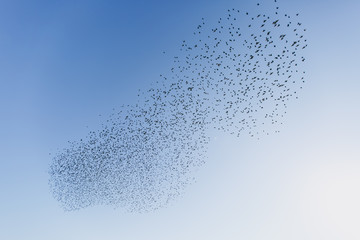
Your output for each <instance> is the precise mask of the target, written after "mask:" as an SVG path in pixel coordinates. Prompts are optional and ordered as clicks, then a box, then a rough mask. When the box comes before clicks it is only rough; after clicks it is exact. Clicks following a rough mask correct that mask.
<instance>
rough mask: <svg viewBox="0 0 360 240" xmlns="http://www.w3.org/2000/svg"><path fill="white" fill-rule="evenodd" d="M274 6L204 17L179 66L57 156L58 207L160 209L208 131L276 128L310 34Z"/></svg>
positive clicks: (295, 87) (199, 155)
mask: <svg viewBox="0 0 360 240" xmlns="http://www.w3.org/2000/svg"><path fill="white" fill-rule="evenodd" d="M275 3H276V0H275ZM257 5H258V6H259V4H257ZM275 5H276V4H275ZM274 11H275V12H274ZM274 11H271V12H270V13H266V14H264V13H262V14H259V13H257V14H251V13H249V12H243V11H240V10H237V9H229V10H227V12H226V14H225V16H224V17H222V18H219V19H218V20H217V21H216V22H215V23H213V24H207V23H205V19H202V22H201V23H200V24H199V25H198V26H197V27H196V31H195V32H194V35H193V39H191V40H190V41H183V42H182V46H181V48H180V49H179V54H178V55H177V56H175V57H174V58H173V67H172V68H171V69H169V71H168V73H167V74H162V75H160V78H159V81H157V82H156V83H154V86H153V87H152V88H150V89H148V90H146V91H140V94H139V95H140V97H139V100H138V103H137V104H135V105H131V106H123V107H122V108H121V111H119V112H116V113H113V114H112V115H111V116H110V118H109V119H108V120H107V121H106V123H105V124H104V125H103V127H102V130H100V131H92V132H90V133H89V135H88V136H87V137H86V138H84V139H81V140H80V141H76V142H71V143H70V146H69V147H67V148H66V149H64V150H62V151H60V152H59V153H57V154H56V155H55V157H53V161H52V163H51V166H50V170H49V173H50V187H51V190H52V193H53V195H54V197H55V198H56V199H57V200H58V201H59V202H60V203H61V205H62V207H63V208H64V209H65V210H75V209H81V208H84V207H88V206H93V205H102V204H105V205H112V206H116V207H123V208H124V209H127V210H129V211H139V212H143V211H149V210H154V209H157V208H160V207H162V206H165V205H167V204H168V203H169V201H171V200H172V199H174V198H176V197H177V196H178V195H179V194H181V193H182V192H183V191H184V188H185V187H186V186H187V185H188V184H189V183H191V182H192V181H193V179H194V174H193V172H194V171H195V170H197V169H198V168H199V167H200V166H201V165H202V164H203V163H204V161H205V159H206V151H207V145H208V143H209V141H210V137H209V134H208V132H209V129H216V130H220V131H224V132H228V133H230V134H235V135H237V136H240V134H241V133H242V132H245V133H248V134H250V136H252V137H260V136H261V135H262V134H269V133H271V132H277V131H278V124H281V118H282V117H283V116H284V114H285V113H286V108H287V103H288V102H289V100H291V99H293V98H296V96H297V94H298V91H299V90H300V89H301V88H302V84H303V83H304V76H303V75H304V73H305V72H304V71H302V68H303V62H304V61H305V58H304V57H303V56H301V55H300V54H301V53H302V51H303V49H305V48H306V46H307V40H306V39H305V37H304V34H305V31H306V29H304V28H303V27H302V24H301V23H300V22H298V20H297V19H298V14H295V16H290V15H288V14H282V13H280V11H279V7H278V6H275V8H274ZM263 12H265V11H263Z"/></svg>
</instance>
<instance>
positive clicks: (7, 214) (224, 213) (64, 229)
mask: <svg viewBox="0 0 360 240" xmlns="http://www.w3.org/2000/svg"><path fill="white" fill-rule="evenodd" d="M280 3H281V5H280V6H281V7H282V8H283V9H284V11H285V10H286V11H288V12H290V13H295V12H300V13H301V15H302V19H303V24H304V25H306V26H307V29H308V34H307V38H308V41H309V48H308V50H307V62H306V64H307V66H306V68H307V75H306V78H307V84H306V85H305V87H304V90H303V91H302V92H301V94H300V96H299V100H298V101H293V102H291V103H290V106H289V111H288V115H287V116H286V117H285V119H284V124H283V126H282V128H281V129H280V130H281V132H280V133H279V134H273V135H270V136H269V137H266V138H263V139H260V140H256V139H252V138H249V137H248V136H247V135H243V136H241V137H240V138H234V137H231V136H228V135H226V134H219V135H218V136H217V138H216V139H214V140H213V141H212V142H211V145H210V147H209V149H210V150H209V153H208V154H209V156H208V161H207V163H206V165H205V166H204V167H203V168H202V169H201V170H200V171H199V172H198V174H197V176H196V177H197V183H196V184H193V185H191V186H190V187H189V188H188V189H187V191H186V193H185V194H184V195H183V196H182V197H180V198H179V199H178V200H177V201H175V202H173V203H172V204H170V205H169V206H168V207H167V208H164V209H161V210H159V211H156V212H152V213H148V214H136V213H132V214H130V213H124V212H122V211H121V209H117V210H114V209H112V208H109V207H93V208H88V209H83V210H81V211H75V212H64V211H63V210H62V209H61V208H60V207H59V205H58V203H57V202H56V201H55V200H54V199H53V198H52V196H51V193H50V191H49V187H48V177H49V176H48V173H47V171H48V167H49V164H50V162H51V156H49V153H51V152H55V151H56V149H58V148H60V149H61V148H63V147H65V146H66V144H67V141H69V140H77V139H79V138H82V137H83V136H84V135H86V134H87V132H88V131H89V130H88V129H89V128H90V129H98V128H99V127H100V124H101V123H102V122H103V121H104V119H106V116H107V115H109V114H110V113H111V111H112V109H113V108H117V107H119V106H120V105H122V104H132V103H134V102H135V101H136V99H137V98H136V94H137V90H138V89H139V88H140V89H147V88H148V87H149V86H150V84H151V82H153V81H155V80H156V79H157V78H158V76H159V74H161V73H162V72H164V71H167V70H168V68H169V67H170V61H169V60H170V59H171V57H172V56H173V55H174V54H176V53H177V51H178V48H179V46H180V44H181V41H182V40H183V39H189V38H191V34H192V32H193V30H194V29H195V28H196V26H197V24H198V23H199V22H200V21H201V18H202V17H205V18H207V19H210V20H211V19H217V18H218V17H219V16H221V15H223V13H224V12H225V11H226V9H228V8H233V7H235V8H238V9H244V10H251V9H252V8H253V7H254V6H255V2H254V1H250V0H249V1H230V0H228V1H171V2H170V1H61V2H60V1H58V2H56V1H52V2H48V1H6V0H2V1H0V63H1V68H0V69H1V71H0V84H1V85H0V111H1V112H0V116H1V121H0V123H1V124H0V190H1V198H0V211H1V217H0V238H1V239H24V238H26V239H37V240H38V239H121V238H124V239H157V240H158V239H254V240H257V239H276V240H279V239H284V240H285V239H359V238H360V231H359V229H358V227H357V226H359V224H360V222H359V219H358V217H357V216H358V215H359V214H360V208H359V206H358V202H359V200H360V175H359V170H360V150H359V149H360V148H359V143H360V139H359V136H360V127H359V125H358V123H359V122H360V110H359V107H358V106H359V103H360V95H359V93H358V89H359V87H360V83H359V79H360V74H359V70H358V65H359V64H358V56H359V54H360V46H359V45H358V42H359V41H358V40H359V38H360V29H359V27H358V25H359V23H360V16H359V14H358V12H359V10H360V3H359V2H358V1H355V0H345V1H341V2H340V1H332V0H331V1H322V0H321V1H307V0H306V1H286V2H285V1H283V2H280ZM264 4H266V1H264ZM163 51H165V52H166V54H162V52H163ZM99 114H101V116H99ZM86 126H88V128H87V127H86Z"/></svg>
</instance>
